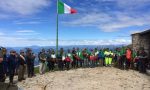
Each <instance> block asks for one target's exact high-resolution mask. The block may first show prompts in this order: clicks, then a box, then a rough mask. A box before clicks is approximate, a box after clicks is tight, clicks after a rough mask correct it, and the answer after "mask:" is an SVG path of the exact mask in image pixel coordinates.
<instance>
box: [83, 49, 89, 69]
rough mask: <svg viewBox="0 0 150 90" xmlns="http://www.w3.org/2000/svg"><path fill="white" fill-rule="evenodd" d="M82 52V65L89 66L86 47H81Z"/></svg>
mask: <svg viewBox="0 0 150 90" xmlns="http://www.w3.org/2000/svg"><path fill="white" fill-rule="evenodd" d="M82 54H83V61H84V67H88V66H89V60H88V58H89V55H88V52H87V49H86V48H85V49H83V51H82Z"/></svg>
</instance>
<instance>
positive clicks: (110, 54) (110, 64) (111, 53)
mask: <svg viewBox="0 0 150 90" xmlns="http://www.w3.org/2000/svg"><path fill="white" fill-rule="evenodd" d="M113 57H114V54H113V52H112V50H110V51H109V57H108V66H112V60H113Z"/></svg>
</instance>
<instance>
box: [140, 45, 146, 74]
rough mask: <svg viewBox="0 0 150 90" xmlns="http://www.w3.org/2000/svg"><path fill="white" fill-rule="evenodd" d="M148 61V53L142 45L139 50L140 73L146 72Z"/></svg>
mask: <svg viewBox="0 0 150 90" xmlns="http://www.w3.org/2000/svg"><path fill="white" fill-rule="evenodd" d="M146 61H147V53H146V52H145V50H144V48H143V47H141V48H140V50H139V60H138V69H139V72H140V73H145V72H146Z"/></svg>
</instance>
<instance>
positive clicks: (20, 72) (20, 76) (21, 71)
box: [18, 50, 27, 82]
mask: <svg viewBox="0 0 150 90" xmlns="http://www.w3.org/2000/svg"><path fill="white" fill-rule="evenodd" d="M18 62H19V68H18V81H19V82H21V81H22V80H25V78H24V74H25V71H26V66H27V65H26V57H25V52H24V51H23V50H20V55H19V56H18Z"/></svg>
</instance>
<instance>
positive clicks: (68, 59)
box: [65, 54, 71, 70]
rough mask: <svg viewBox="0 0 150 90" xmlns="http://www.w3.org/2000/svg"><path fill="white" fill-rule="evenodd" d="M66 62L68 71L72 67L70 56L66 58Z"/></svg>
mask: <svg viewBox="0 0 150 90" xmlns="http://www.w3.org/2000/svg"><path fill="white" fill-rule="evenodd" d="M65 62H66V68H67V70H69V69H70V68H69V66H70V62H71V58H70V57H69V54H68V55H67V56H66V58H65Z"/></svg>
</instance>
